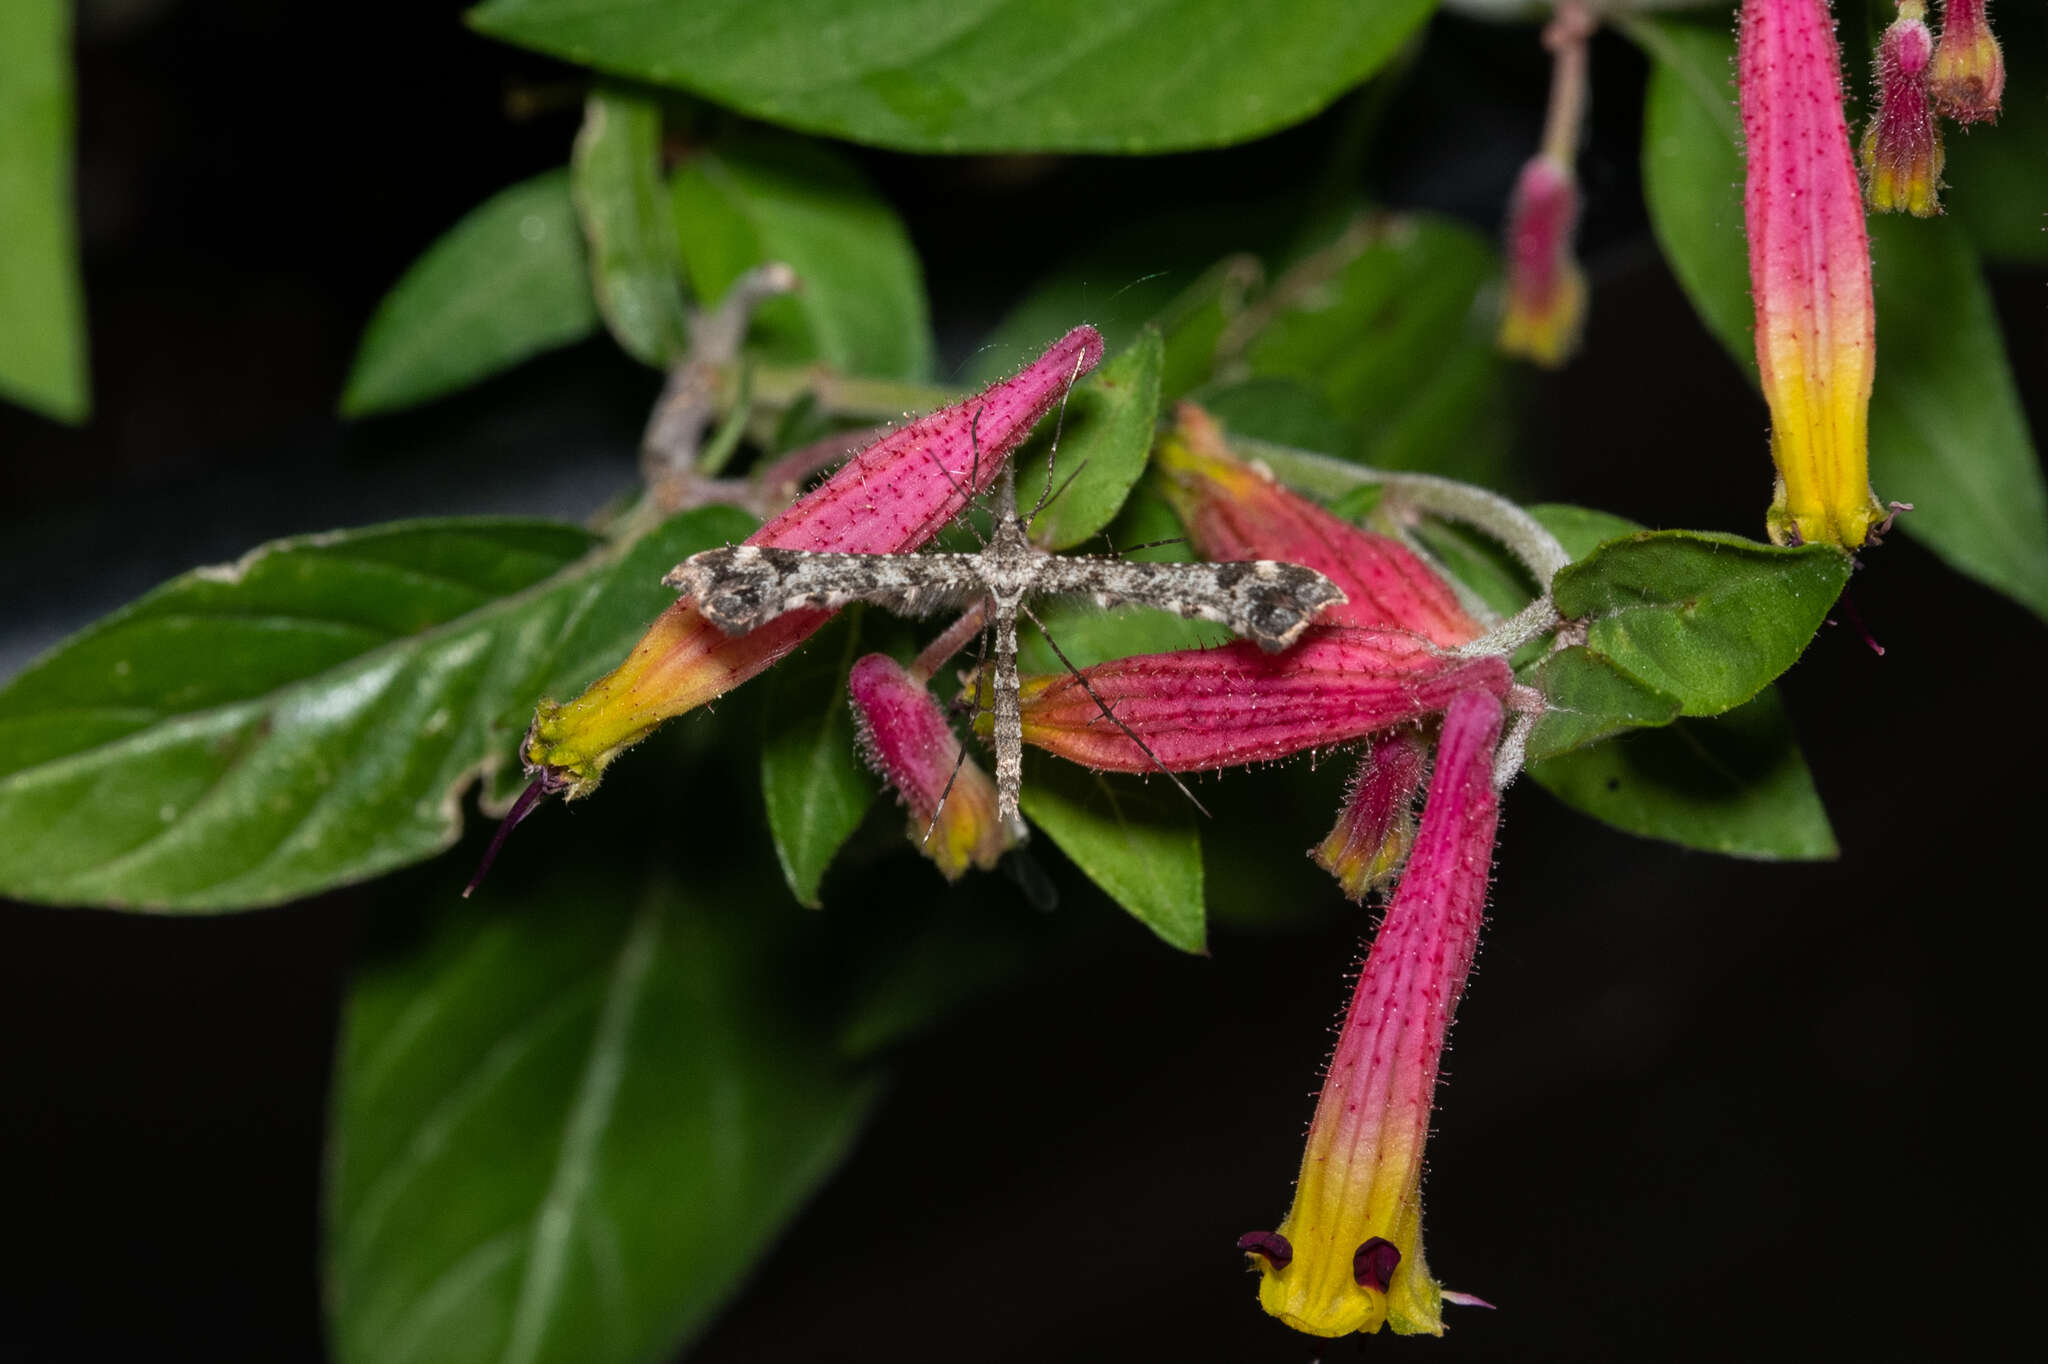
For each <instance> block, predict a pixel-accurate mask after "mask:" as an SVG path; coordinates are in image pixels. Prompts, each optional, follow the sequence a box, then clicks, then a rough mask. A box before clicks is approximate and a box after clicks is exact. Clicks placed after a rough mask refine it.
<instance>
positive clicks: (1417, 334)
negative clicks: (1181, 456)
mask: <svg viewBox="0 0 2048 1364" xmlns="http://www.w3.org/2000/svg"><path fill="white" fill-rule="evenodd" d="M1311 260H1312V261H1314V262H1316V265H1315V267H1314V270H1313V273H1314V274H1315V275H1316V276H1317V277H1316V278H1315V280H1314V281H1313V282H1311V281H1310V280H1309V278H1308V277H1307V276H1305V275H1303V274H1302V273H1301V267H1297V270H1296V272H1295V274H1294V275H1293V277H1292V278H1293V280H1294V284H1295V287H1294V289H1293V290H1292V292H1286V291H1284V290H1283V289H1282V288H1281V287H1278V286H1276V288H1275V291H1274V295H1275V296H1278V297H1277V298H1276V297H1274V296H1269V300H1268V302H1267V304H1266V305H1264V306H1263V308H1262V314H1263V316H1262V318H1261V319H1260V320H1259V325H1256V326H1253V327H1250V328H1249V329H1248V330H1247V331H1246V333H1245V336H1244V338H1243V341H1242V346H1243V349H1242V351H1241V353H1240V354H1239V355H1237V356H1236V357H1232V356H1231V355H1229V354H1228V353H1226V355H1225V356H1224V366H1223V369H1222V371H1221V372H1222V373H1223V374H1225V375H1226V376H1230V375H1234V374H1237V373H1240V372H1241V373H1242V374H1244V375H1246V376H1249V377H1261V378H1274V377H1277V378H1283V379H1290V380H1293V381H1295V382H1297V383H1299V384H1302V385H1304V386H1305V387H1307V388H1309V389H1310V390H1312V391H1314V392H1316V393H1318V394H1320V395H1321V396H1322V398H1323V400H1324V401H1325V402H1326V403H1327V404H1328V405H1329V409H1330V410H1331V411H1332V412H1335V413H1338V414H1340V415H1342V416H1343V417H1344V418H1345V420H1347V421H1348V422H1349V423H1350V425H1351V432H1352V435H1351V440H1350V442H1349V443H1348V445H1347V446H1346V447H1345V448H1343V449H1341V450H1336V451H1332V452H1330V453H1334V454H1341V455H1344V456H1346V457H1349V458H1352V459H1357V460H1361V461H1363V462H1365V463H1367V464H1372V465H1375V466H1377V467H1380V468H1385V469H1425V470H1428V471H1430V472H1433V473H1444V474H1450V475H1454V476H1456V477H1461V478H1469V479H1473V480H1475V481H1479V482H1485V483H1489V484H1497V483H1498V482H1499V476H1500V468H1499V462H1500V458H1501V455H1502V453H1503V451H1504V450H1505V448H1506V435H1507V431H1506V427H1505V424H1504V420H1505V415H1506V414H1505V407H1504V403H1505V386H1506V378H1505V369H1504V366H1503V365H1502V363H1501V361H1500V358H1499V355H1498V353H1497V351H1496V349H1495V347H1494V344H1493V328H1492V322H1491V319H1490V318H1488V317H1486V316H1485V315H1484V310H1483V308H1482V307H1481V305H1480V298H1481V290H1482V289H1484V288H1485V287H1486V286H1487V285H1488V284H1489V283H1490V282H1491V281H1492V279H1493V277H1494V273H1495V268H1496V267H1495V261H1494V255H1493V251H1492V248H1491V247H1490V246H1489V245H1488V244H1487V243H1486V241H1485V240H1484V239H1483V238H1481V237H1480V236H1479V235H1478V234H1477V233H1475V232H1473V231H1471V230H1470V229H1468V228H1465V227H1462V226H1459V225H1457V224H1455V223H1452V222H1450V221H1449V220H1447V219H1441V218H1435V217H1431V216H1429V215H1423V214H1417V215H1402V216H1397V217H1383V218H1378V219H1372V220H1368V221H1366V222H1365V223H1363V224H1361V225H1359V226H1356V227H1354V228H1353V229H1351V230H1350V231H1349V232H1347V233H1346V235H1345V236H1344V237H1343V238H1342V239H1340V240H1339V242H1337V243H1335V244H1333V245H1331V246H1329V247H1326V248H1324V249H1323V250H1322V251H1320V252H1318V253H1317V254H1316V255H1315V256H1314V257H1312V258H1311ZM1240 325H1243V324H1242V320H1241V324H1240ZM1227 351H1228V346H1226V352H1227ZM1233 360H1234V363H1233Z"/></svg>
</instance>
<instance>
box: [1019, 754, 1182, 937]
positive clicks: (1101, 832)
mask: <svg viewBox="0 0 2048 1364" xmlns="http://www.w3.org/2000/svg"><path fill="white" fill-rule="evenodd" d="M1021 801H1022V805H1023V808H1024V814H1025V817H1026V818H1028V819H1029V820H1030V821H1031V822H1032V823H1033V824H1035V825H1037V826H1038V827H1039V829H1040V830H1041V831H1043V832H1044V834H1045V836H1046V837H1048V838H1050V839H1051V840H1052V841H1053V843H1054V844H1055V845H1056V846H1057V847H1058V848H1059V850H1060V851H1061V852H1063V853H1065V854H1066V855H1067V856H1068V857H1069V858H1071V859H1072V860H1073V863H1074V865H1075V866H1076V867H1079V868H1080V869H1081V872H1082V874H1083V875H1085V876H1086V877H1087V878H1088V879H1089V880H1091V881H1093V882H1094V883H1095V884H1096V885H1098V886H1100V887H1101V888H1102V890H1103V892H1104V893H1105V894H1107V895H1108V896H1109V898H1110V899H1112V900H1115V901H1116V902H1117V903H1118V904H1120V905H1122V906H1123V907H1124V908H1125V909H1127V910H1129V911H1130V913H1131V915H1132V917H1134V918H1136V919H1137V920H1138V922H1140V923H1142V924H1144V925H1145V926H1146V927H1147V928H1149V929H1151V930H1152V931H1153V932H1154V933H1156V934H1158V935H1159V937H1160V938H1161V940H1163V941H1164V942H1166V943H1167V944H1169V945H1170V946H1173V947H1178V948H1179V949H1180V950H1181V951H1183V952H1206V951H1207V950H1208V946H1207V943H1208V932H1207V928H1206V925H1205V915H1204V913H1203V905H1202V839H1201V835H1200V833H1198V832H1197V830H1196V827H1195V818H1194V816H1195V811H1194V809H1193V808H1192V807H1191V806H1189V805H1188V803H1187V798H1186V797H1184V796H1182V795H1181V794H1180V792H1178V791H1176V790H1174V789H1173V788H1172V787H1171V786H1170V785H1166V784H1164V783H1161V784H1160V785H1159V786H1158V787H1157V788H1156V789H1145V788H1141V787H1139V786H1138V785H1136V783H1134V782H1130V781H1123V780H1119V779H1117V778H1115V777H1110V776H1105V775H1102V774H1100V773H1094V772H1089V771H1087V770H1086V769H1084V768H1080V767H1076V766H1073V765H1072V764H1070V763H1062V762H1054V761H1051V760H1044V761H1039V760H1037V759H1036V755H1027V762H1026V765H1025V772H1024V790H1023V792H1022V796H1021Z"/></svg>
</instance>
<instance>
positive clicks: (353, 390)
mask: <svg viewBox="0 0 2048 1364" xmlns="http://www.w3.org/2000/svg"><path fill="white" fill-rule="evenodd" d="M597 327H598V315H597V304H596V303H595V301H593V300H592V298H591V294H590V270H589V266H588V265H587V264H586V263H585V261H584V254H583V232H582V229H581V228H579V227H578V226H577V223H576V210H575V206H574V205H573V204H572V203H571V202H570V199H569V173H568V172H567V171H566V170H558V171H549V172H547V173H546V174H545V175H537V176H535V177H534V178H533V179H531V180H526V181H522V182H521V183H519V184H516V185H514V186H512V187H511V188H510V189H507V190H501V191H500V192H499V193H497V194H495V195H493V196H491V197H490V198H489V199H487V200H485V201H484V202H483V203H482V204H480V205H478V206H477V207H476V208H474V209H472V210H471V211H470V212H469V214H468V215H467V216H465V217H464V218H463V220H462V221H461V222H459V223H457V224H456V225H455V226H454V227H451V228H449V229H448V231H447V232H445V233H443V234H442V236H441V238H440V240H438V241H436V242H435V243H434V244H433V245H432V246H430V247H428V248H427V250H426V252H425V254H423V255H422V256H421V257H420V258H419V259H418V260H416V261H414V262H413V263H412V265H411V267H410V268H408V269H407V270H406V272H405V275H404V276H403V277H402V278H401V279H400V280H399V281H398V283H397V284H395V285H393V286H392V288H391V292H390V293H388V294H386V295H385V296H384V301H383V302H382V303H380V304H378V305H377V312H376V315H375V316H374V317H372V318H371V319H370V325H369V327H368V329H367V330H365V331H364V333H363V340H362V344H361V345H360V346H359V347H358V348H357V350H356V358H355V364H354V365H353V366H352V367H351V368H350V370H349V376H348V387H347V389H346V390H345V391H344V392H343V393H342V398H341V410H342V413H343V415H345V416H350V417H363V416H368V415H369V414H371V413H373V412H389V411H393V410H395V409H397V408H402V407H410V406H412V405H413V404H415V403H422V402H425V401H427V400H428V399H429V398H438V397H440V396H441V395H442V394H444V393H451V392H453V391H455V390H456V389H459V388H463V387H465V386H467V385H469V384H473V383H475V382H477V381H478V380H480V379H486V378H489V377H490V376H491V375H493V374H496V373H498V372H499V371H501V370H505V369H509V368H511V367H512V366H513V365H516V364H518V363H519V362H520V361H522V360H525V359H527V358H528V357H530V356H534V355H538V354H540V353H541V352H542V351H546V350H552V349H553V348H555V347H557V346H566V345H568V344H569V343H570V342H572V341H580V340H582V339H583V338H584V337H586V336H588V335H590V334H591V333H592V332H594V331H596V330H597Z"/></svg>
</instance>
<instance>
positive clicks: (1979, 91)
mask: <svg viewBox="0 0 2048 1364" xmlns="http://www.w3.org/2000/svg"><path fill="white" fill-rule="evenodd" d="M1927 92H1928V94H1929V95H1930V96H1932V97H1933V99H1934V107H1935V109H1936V111H1938V112H1939V113H1941V114H1943V115H1945V116H1946V117H1948V118H1952V119H1954V120H1955V121H1956V122H1958V123H1982V122H1986V121H1989V120H1993V119H1996V118H1997V117H1998V108H1999V104H2000V102H2001V101H2002V100H2003V99H2004V97H2005V53H2004V52H2002V51H2000V50H1999V47H1998V39H1997V38H1995V37H1993V36H1992V34H1991V16H1990V15H1989V14H1987V13H1986V12H1985V0H1947V3H1946V4H1944V5H1943V6H1942V9H1941V40H1940V41H1939V42H1937V43H1936V44H1935V45H1934V59H1933V60H1932V61H1930V62H1929V63H1928V65H1927Z"/></svg>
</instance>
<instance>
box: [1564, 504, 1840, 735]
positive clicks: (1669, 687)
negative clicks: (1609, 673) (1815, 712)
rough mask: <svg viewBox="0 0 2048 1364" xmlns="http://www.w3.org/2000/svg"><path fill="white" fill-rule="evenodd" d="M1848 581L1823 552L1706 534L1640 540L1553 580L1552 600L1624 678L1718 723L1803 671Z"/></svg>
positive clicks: (1605, 549) (1604, 549) (1646, 535)
mask: <svg viewBox="0 0 2048 1364" xmlns="http://www.w3.org/2000/svg"><path fill="white" fill-rule="evenodd" d="M1848 581H1849V557H1848V556H1847V555H1845V554H1843V553H1842V552H1841V551H1839V550H1837V549H1834V548H1832V547H1831V546H1827V545H1806V546H1803V547H1801V548H1798V549H1781V548H1778V547H1777V546H1774V545H1760V544H1757V543H1756V542H1755V541H1753V540H1744V539H1742V538H1741V537H1740V536H1734V535H1717V534H1711V533H1708V532H1704V531H1682V530H1658V531H1644V532H1642V533H1641V534H1638V535H1632V536H1629V537H1628V538H1627V539H1624V540H1614V541H1609V542H1608V543H1606V544H1604V545H1602V546H1600V547H1599V548H1598V549H1596V550H1594V551H1593V552H1592V553H1591V554H1589V555H1587V556H1586V557H1585V558H1584V559H1580V560H1578V561H1576V562H1574V563H1572V564H1569V565H1567V566H1566V567H1564V568H1563V569H1561V570H1559V572H1558V574H1557V577H1556V578H1555V579H1554V580H1553V581H1552V583H1551V597H1552V599H1553V600H1555V601H1556V603H1557V609H1558V610H1559V611H1560V612H1561V613H1563V615H1564V617H1565V618H1566V619H1567V620H1586V621H1590V622H1591V624H1590V626H1589V628H1588V630H1587V635H1586V643H1587V644H1588V645H1590V646H1591V647H1592V648H1593V650H1594V651H1595V652H1597V653H1601V654H1605V655H1606V656H1607V657H1608V658H1609V659H1611V660H1613V662H1614V663H1615V665H1616V666H1617V667H1619V668H1620V669H1621V670H1622V671H1623V672H1625V673H1627V674H1629V675H1630V676H1632V677H1634V678H1635V679H1637V680H1638V681H1640V682H1643V683H1645V684H1647V685H1648V686H1649V687H1651V688H1653V689H1654V690H1656V691H1659V692H1663V693H1664V694H1666V695H1669V696H1673V697H1676V698H1677V699H1678V701H1679V702H1680V703H1681V704H1682V705H1683V707H1684V711H1685V714H1687V715H1718V714H1720V713H1721V712H1722V711H1724V710H1730V709H1732V708H1734V707H1736V706H1739V705H1741V704H1742V703H1743V702H1745V701H1747V700H1749V699H1750V698H1751V697H1752V696H1755V695H1756V694H1757V693H1758V692H1760V691H1762V690H1763V689H1764V688H1765V687H1766V686H1767V685H1769V684H1770V681H1771V679H1773V678H1775V677H1776V676H1777V675H1778V674H1779V673H1781V672H1783V671H1785V669H1787V668H1789V667H1791V666H1792V665H1793V664H1794V663H1796V662H1798V660H1799V655H1800V654H1801V653H1803V652H1805V649H1806V645H1807V641H1809V640H1811V639H1812V638H1813V634H1814V631H1816V630H1818V629H1820V626H1821V622H1822V621H1824V620H1826V619H1827V613H1828V608H1829V607H1831V606H1833V605H1834V603H1835V598H1836V597H1838V596H1840V595H1841V592H1842V586H1843V584H1845V583H1847V582H1848Z"/></svg>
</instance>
